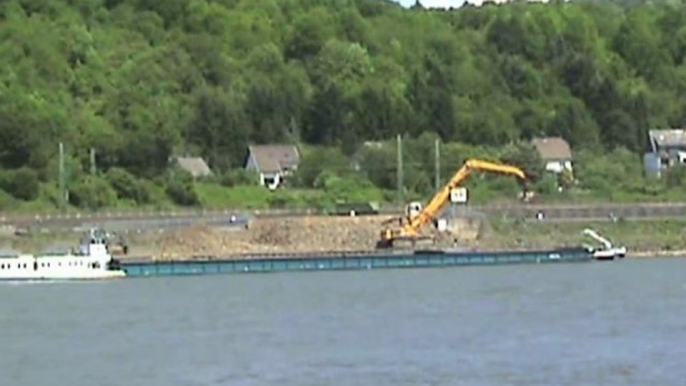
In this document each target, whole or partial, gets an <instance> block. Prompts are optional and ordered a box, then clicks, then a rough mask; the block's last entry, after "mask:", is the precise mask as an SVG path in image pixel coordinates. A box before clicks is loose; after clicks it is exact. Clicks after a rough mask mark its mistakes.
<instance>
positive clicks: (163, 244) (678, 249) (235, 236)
mask: <svg viewBox="0 0 686 386" xmlns="http://www.w3.org/2000/svg"><path fill="white" fill-rule="evenodd" d="M386 219H388V217H386V216H359V217H333V216H310V217H283V218H257V219H255V220H253V221H252V222H251V223H250V226H249V227H248V228H247V229H246V228H239V227H236V228H221V227H210V226H206V225H202V223H198V224H197V225H195V226H191V227H187V228H181V229H176V230H169V231H164V232H162V231H159V230H148V231H146V232H142V233H136V234H128V235H127V239H128V241H129V244H130V246H131V249H130V251H131V252H130V255H131V256H148V257H152V258H155V259H162V260H169V259H180V258H188V257H191V256H202V257H210V258H211V257H225V256H231V255H250V254H273V253H287V254H297V253H318V252H321V253H325V252H327V253H328V252H338V251H340V252H346V251H369V250H373V249H374V248H375V244H376V241H377V239H378V237H379V231H380V230H381V229H382V228H383V227H384V224H383V222H384V220H386ZM586 227H590V228H593V229H595V230H597V231H599V232H600V233H601V234H602V235H604V236H607V237H608V238H609V239H610V240H612V241H614V242H616V243H617V244H622V245H625V246H626V247H627V248H628V249H629V251H630V255H631V256H642V257H643V256H658V255H660V256H662V255H672V256H677V255H686V253H684V251H686V220H654V221H620V222H616V223H613V222H595V223H593V222H588V223H586V222H583V223H579V222H574V223H560V222H555V223H549V222H546V221H541V222H537V221H535V222H531V221H521V220H519V221H517V220H514V221H513V220H510V221H506V220H492V219H491V220H486V219H483V218H464V219H459V220H457V221H454V222H453V223H451V224H450V227H449V231H448V232H444V233H437V232H435V230H433V228H432V227H426V228H427V229H425V231H426V234H427V235H433V236H435V237H436V240H437V241H436V243H435V244H433V245H432V246H433V247H438V248H440V247H455V246H458V247H464V248H469V249H482V250H493V249H517V250H523V249H543V248H556V247H563V246H578V245H581V244H584V243H588V244H594V243H595V242H594V241H593V240H590V239H588V238H587V237H584V236H583V235H582V234H581V232H582V230H583V229H584V228H586ZM76 242H77V237H76V235H75V234H73V233H55V234H38V235H28V236H12V235H5V236H2V237H0V248H1V249H6V250H7V249H14V250H20V251H22V252H36V251H44V250H45V249H48V248H54V247H55V246H73V245H75V243H76Z"/></svg>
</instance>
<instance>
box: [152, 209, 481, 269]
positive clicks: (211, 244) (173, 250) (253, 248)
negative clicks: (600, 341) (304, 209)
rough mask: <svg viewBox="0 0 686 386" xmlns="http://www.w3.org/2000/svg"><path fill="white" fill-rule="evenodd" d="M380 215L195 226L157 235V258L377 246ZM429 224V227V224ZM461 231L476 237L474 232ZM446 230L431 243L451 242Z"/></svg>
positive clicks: (361, 248)
mask: <svg viewBox="0 0 686 386" xmlns="http://www.w3.org/2000/svg"><path fill="white" fill-rule="evenodd" d="M384 219H385V217H383V216H359V217H333V216H328V217H327V216H311V217H289V218H258V219H255V220H254V221H253V223H252V224H251V225H250V227H249V228H248V229H239V230H231V231H229V230H221V229H220V228H212V227H208V226H194V227H190V228H184V229H180V230H177V231H174V232H172V233H167V234H165V235H164V236H162V237H161V238H160V239H159V242H158V244H157V245H158V250H159V253H158V258H159V259H176V258H189V257H193V256H197V257H228V256H231V255H244V254H260V253H307V252H336V251H365V250H373V249H375V246H376V242H377V240H378V237H379V232H380V231H381V229H382V228H383V227H384V225H382V222H383V220H384ZM428 228H430V227H428ZM467 231H468V229H466V228H464V227H461V228H460V232H462V233H463V235H467V234H469V235H470V237H469V238H475V237H476V235H477V233H478V232H467ZM452 240H453V238H452V237H451V236H447V237H446V235H444V236H443V237H441V240H440V241H441V242H439V243H438V244H437V245H435V246H443V245H442V244H444V243H445V242H447V244H451V242H452Z"/></svg>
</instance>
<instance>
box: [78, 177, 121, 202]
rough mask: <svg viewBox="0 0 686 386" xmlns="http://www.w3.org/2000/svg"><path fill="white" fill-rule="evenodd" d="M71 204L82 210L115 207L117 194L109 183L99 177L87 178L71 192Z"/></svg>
mask: <svg viewBox="0 0 686 386" xmlns="http://www.w3.org/2000/svg"><path fill="white" fill-rule="evenodd" d="M69 202H70V203H71V204H72V205H75V206H78V207H80V208H88V209H98V208H104V207H108V206H113V205H114V204H115V203H116V202H117V193H116V192H115V191H114V189H113V188H112V186H110V184H109V182H108V181H107V180H106V179H104V178H102V177H98V176H86V177H84V179H83V181H81V182H79V183H76V184H74V185H73V186H72V188H71V189H70V191H69Z"/></svg>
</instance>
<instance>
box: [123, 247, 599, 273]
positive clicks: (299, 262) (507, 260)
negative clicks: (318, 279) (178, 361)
mask: <svg viewBox="0 0 686 386" xmlns="http://www.w3.org/2000/svg"><path fill="white" fill-rule="evenodd" d="M592 260H594V257H593V250H592V249H589V248H584V247H578V248H561V249H551V250H535V251H493V252H487V251H481V252H473V251H451V250H424V251H406V252H397V253H389V252H386V253H378V252H358V253H329V254H319V255H310V256H302V255H300V256H295V255H285V254H281V255H278V254H277V255H262V256H253V257H246V256H243V257H236V258H221V259H214V258H194V259H187V260H168V261H160V260H157V261H155V260H138V261H136V260H124V261H122V262H121V268H122V270H124V271H125V272H126V276H127V277H150V276H176V275H206V274H228V273H257V272H288V271H332V270H370V269H389V268H426V267H453V266H479V265H503V264H527V263H528V264H542V263H560V262H586V261H592Z"/></svg>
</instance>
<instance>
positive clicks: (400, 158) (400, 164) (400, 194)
mask: <svg viewBox="0 0 686 386" xmlns="http://www.w3.org/2000/svg"><path fill="white" fill-rule="evenodd" d="M402 141H403V140H402V135H400V134H398V138H397V143H398V161H397V170H396V171H397V176H396V179H397V182H398V201H400V204H401V205H402V204H403V202H404V201H405V199H404V197H403V196H404V194H403V190H404V189H403V142H402Z"/></svg>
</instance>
